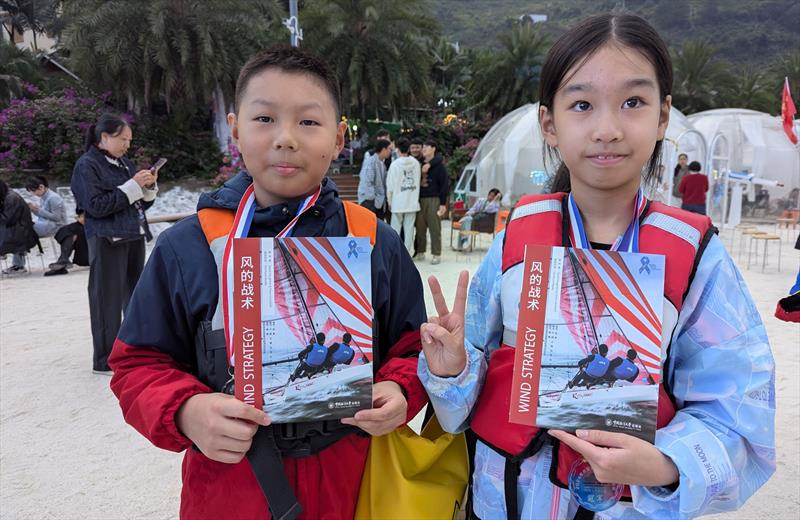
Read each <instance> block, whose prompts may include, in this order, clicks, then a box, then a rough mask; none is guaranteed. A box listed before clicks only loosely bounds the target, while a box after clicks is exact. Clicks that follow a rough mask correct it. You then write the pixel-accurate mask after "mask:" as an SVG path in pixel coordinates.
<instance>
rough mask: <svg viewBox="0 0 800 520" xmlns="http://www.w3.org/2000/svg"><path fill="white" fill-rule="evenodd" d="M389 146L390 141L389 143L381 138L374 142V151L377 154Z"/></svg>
mask: <svg viewBox="0 0 800 520" xmlns="http://www.w3.org/2000/svg"><path fill="white" fill-rule="evenodd" d="M390 146H391V143H389V141H383V140H381V141H378V142H376V143H375V149H374V153H376V154H379V153H381V152H382V151H384V150H385V149H386V148H389V147H390Z"/></svg>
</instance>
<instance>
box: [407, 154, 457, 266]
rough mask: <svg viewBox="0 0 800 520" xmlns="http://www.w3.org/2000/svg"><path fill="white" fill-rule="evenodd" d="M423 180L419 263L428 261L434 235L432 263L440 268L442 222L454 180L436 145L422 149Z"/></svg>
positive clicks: (418, 236) (418, 232) (416, 258)
mask: <svg viewBox="0 0 800 520" xmlns="http://www.w3.org/2000/svg"><path fill="white" fill-rule="evenodd" d="M422 157H423V158H424V159H425V164H423V165H422V179H421V183H420V190H419V206H420V210H419V213H417V222H416V228H417V240H418V243H417V252H416V254H415V255H414V259H415V260H424V259H425V249H426V248H427V243H426V242H427V233H428V232H429V231H430V234H431V255H432V257H431V263H432V264H434V265H436V264H438V263H439V262H441V261H442V221H441V218H442V217H443V216H444V215H445V213H447V196H448V195H449V192H450V179H449V178H448V177H447V168H445V166H444V159H443V158H442V154H440V153H436V143H435V142H434V141H431V140H428V141H425V144H424V145H423V146H422Z"/></svg>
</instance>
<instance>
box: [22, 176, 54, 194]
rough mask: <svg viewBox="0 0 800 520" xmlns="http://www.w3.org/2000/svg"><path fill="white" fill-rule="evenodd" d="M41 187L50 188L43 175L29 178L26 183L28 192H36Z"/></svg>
mask: <svg viewBox="0 0 800 520" xmlns="http://www.w3.org/2000/svg"><path fill="white" fill-rule="evenodd" d="M40 185H41V186H44V187H45V188H49V187H50V185H49V184H48V183H47V178H46V177H44V176H42V175H34V176H33V177H28V180H27V181H25V189H26V190H28V191H34V190H36V189H38V188H39V186H40Z"/></svg>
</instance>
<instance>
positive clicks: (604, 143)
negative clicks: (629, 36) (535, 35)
mask: <svg viewBox="0 0 800 520" xmlns="http://www.w3.org/2000/svg"><path fill="white" fill-rule="evenodd" d="M564 78H565V79H564V80H563V82H562V84H561V86H560V87H559V90H558V92H557V93H556V95H555V98H554V100H553V106H552V107H549V108H548V107H544V106H543V107H540V108H539V111H540V120H541V124H542V132H543V134H544V138H545V141H546V142H547V144H548V145H550V146H551V147H553V148H557V149H558V152H559V155H560V156H561V159H562V160H563V161H564V164H566V166H567V168H569V171H570V183H571V185H572V189H573V191H577V190H581V191H583V192H586V190H587V189H589V190H601V191H617V190H625V191H632V192H635V191H636V189H638V187H639V184H640V182H641V174H642V168H643V167H644V166H645V164H646V163H647V161H648V160H649V159H650V155H651V154H652V153H653V148H654V147H655V145H656V141H657V140H660V139H663V138H664V133H665V132H666V129H667V123H668V122H669V109H670V104H671V98H670V96H667V98H666V100H665V101H664V102H663V103H662V102H661V100H660V95H659V90H658V81H657V78H656V71H655V68H654V67H653V65H652V64H651V63H650V62H649V61H648V60H647V58H645V57H644V55H642V54H641V53H639V52H638V51H636V50H634V49H630V48H627V47H619V46H616V45H605V46H603V47H601V48H600V49H598V50H597V51H596V52H595V53H594V54H592V55H591V56H590V57H589V59H587V60H586V61H585V62H583V63H580V64H578V65H577V66H576V67H575V68H573V69H572V70H570V71H569V72H567V74H566V75H565V76H564Z"/></svg>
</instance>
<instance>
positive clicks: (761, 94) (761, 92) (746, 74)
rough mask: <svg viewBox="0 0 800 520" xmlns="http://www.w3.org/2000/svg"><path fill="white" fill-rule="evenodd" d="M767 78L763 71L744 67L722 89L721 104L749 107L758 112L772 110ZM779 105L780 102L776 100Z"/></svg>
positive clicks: (772, 104)
mask: <svg viewBox="0 0 800 520" xmlns="http://www.w3.org/2000/svg"><path fill="white" fill-rule="evenodd" d="M771 86H772V85H770V82H769V78H768V76H767V75H766V74H764V73H763V72H759V71H756V70H753V69H750V68H746V69H744V70H742V71H741V72H739V73H738V74H737V75H736V77H735V78H734V79H733V81H732V82H731V83H730V84H729V85H728V86H726V87H725V88H724V89H723V91H722V99H721V101H722V103H721V105H722V106H727V107H736V108H749V109H751V110H758V111H760V112H771V111H774V105H775V103H774V102H773V96H772V93H771V92H770V90H771V89H770V87H771ZM778 107H780V102H778Z"/></svg>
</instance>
